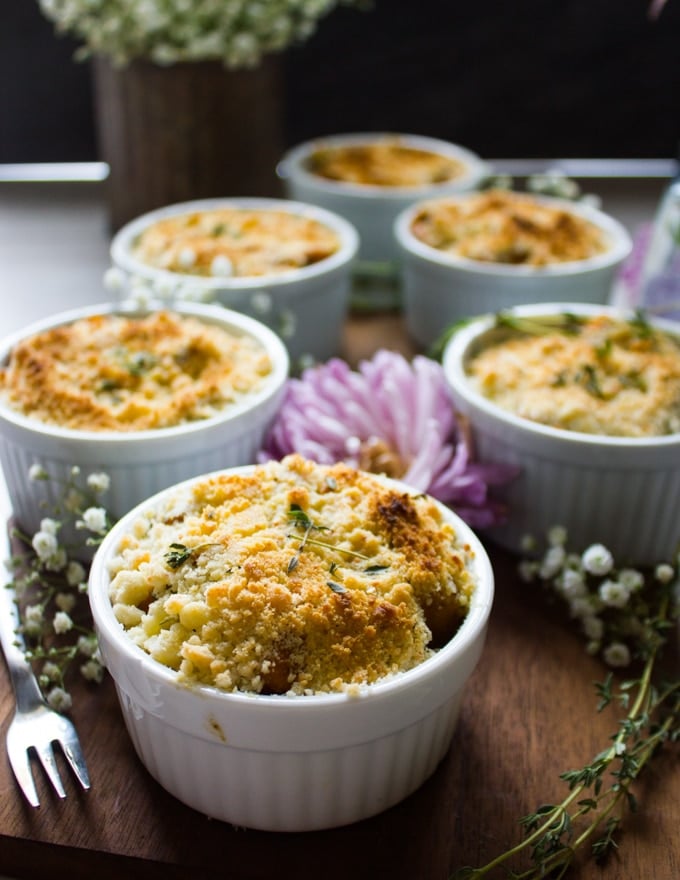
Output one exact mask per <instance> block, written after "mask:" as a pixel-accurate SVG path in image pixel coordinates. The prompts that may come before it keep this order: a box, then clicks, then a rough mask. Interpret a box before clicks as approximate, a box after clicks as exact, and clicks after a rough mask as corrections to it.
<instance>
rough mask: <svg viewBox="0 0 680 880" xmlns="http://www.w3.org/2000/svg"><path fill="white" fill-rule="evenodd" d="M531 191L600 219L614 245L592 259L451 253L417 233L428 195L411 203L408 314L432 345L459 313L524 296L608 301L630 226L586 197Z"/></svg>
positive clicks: (405, 241)
mask: <svg viewBox="0 0 680 880" xmlns="http://www.w3.org/2000/svg"><path fill="white" fill-rule="evenodd" d="M457 198H458V197H455V196H454V197H447V198H446V199H444V201H446V202H450V201H454V200H456V199H457ZM460 198H464V196H461V197H460ZM531 198H532V199H533V200H535V201H537V202H540V203H541V204H547V205H553V206H555V207H557V208H560V209H562V210H565V211H570V212H571V213H572V214H575V215H576V216H578V217H583V218H584V219H586V220H589V221H590V222H592V223H594V224H595V225H596V226H597V227H599V228H600V229H602V230H603V231H604V233H605V235H606V236H607V238H608V239H609V242H610V247H609V248H608V249H607V250H606V251H605V252H604V253H602V254H598V255H597V256H595V257H590V258H588V259H586V260H574V261H572V262H565V263H553V264H551V265H547V266H526V265H515V264H509V263H485V262H481V261H480V260H471V259H467V258H465V257H458V256H456V255H455V254H449V253H445V252H444V251H440V250H438V249H437V248H434V247H431V246H430V245H428V244H425V243H424V242H423V241H420V240H419V239H418V238H416V236H415V235H414V234H413V232H412V231H411V224H412V222H413V220H414V218H415V216H416V215H417V214H418V213H419V212H420V211H422V210H423V208H424V207H425V205H426V202H419V203H418V204H416V205H411V206H410V207H408V208H406V209H405V210H404V211H403V212H402V213H401V214H400V215H399V217H398V218H397V220H396V222H395V224H394V235H395V237H396V240H397V242H398V246H399V250H400V252H401V259H402V263H403V268H402V298H403V305H404V318H405V321H406V326H407V329H408V331H409V334H410V336H411V337H412V339H413V340H415V341H416V342H417V343H418V344H419V345H421V346H423V347H427V346H429V345H431V344H432V343H433V342H435V341H436V340H437V339H438V338H439V337H440V336H441V334H442V332H443V331H444V330H445V328H446V327H447V326H448V325H450V324H453V323H455V322H456V321H460V320H462V319H465V318H469V317H472V316H475V315H482V314H485V313H487V312H496V311H499V310H501V309H507V308H511V307H512V306H518V305H523V304H525V303H526V304H528V303H533V304H538V303H551V302H584V303H607V302H608V300H609V296H610V293H611V289H612V285H613V282H614V277H615V275H616V271H617V269H618V268H619V266H620V265H621V263H622V262H623V261H624V260H625V258H626V257H627V256H628V254H629V253H630V251H631V248H632V240H631V238H630V235H629V234H628V232H627V230H626V229H625V227H624V226H623V225H622V224H621V223H619V222H618V220H615V219H614V218H613V217H610V216H609V215H608V214H605V213H604V212H603V211H600V210H598V209H597V208H593V207H592V206H590V205H587V204H582V203H579V202H570V201H567V200H565V199H554V198H549V197H545V196H531Z"/></svg>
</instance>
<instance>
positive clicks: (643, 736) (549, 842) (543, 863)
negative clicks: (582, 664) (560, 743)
mask: <svg viewBox="0 0 680 880" xmlns="http://www.w3.org/2000/svg"><path fill="white" fill-rule="evenodd" d="M656 661H657V651H656V650H655V651H653V652H652V653H651V654H650V656H649V657H648V659H647V661H646V663H645V665H644V669H643V672H642V675H641V676H640V678H639V679H636V680H634V681H626V682H623V683H622V684H621V685H620V686H619V689H618V693H615V692H614V691H613V690H612V684H611V682H612V676H611V675H610V676H609V677H608V678H607V679H606V680H605V682H603V683H601V684H599V685H598V689H599V691H600V693H601V694H605V693H606V696H605V697H603V698H601V700H600V703H599V705H598V710H601V709H602V708H604V706H606V705H609V703H610V702H611V701H612V700H613V699H615V698H616V699H618V700H619V702H621V703H622V704H625V703H627V702H629V701H630V700H631V698H632V705H631V707H630V709H629V711H628V713H627V715H626V717H625V718H624V719H623V720H622V721H620V722H619V727H618V731H617V732H616V733H615V734H614V735H613V736H612V744H611V745H610V746H608V747H607V748H606V749H605V750H604V751H602V752H600V753H599V754H598V755H596V756H595V757H594V758H593V759H592V761H591V762H590V763H588V764H586V765H585V766H584V767H582V768H580V769H578V770H569V771H567V772H565V773H562V774H561V776H560V779H562V780H563V781H564V782H566V783H567V785H568V788H569V792H568V794H567V795H566V796H565V797H564V798H563V800H562V801H561V802H560V803H558V804H544V805H542V806H540V807H538V808H537V809H536V811H535V812H533V813H530V814H528V815H527V816H524V817H522V818H521V819H520V824H521V825H522V827H523V828H524V831H525V833H526V836H525V837H524V839H523V840H522V841H521V842H520V843H519V844H517V845H516V846H514V847H512V848H511V849H509V850H507V851H506V852H504V853H502V854H501V855H499V856H497V857H496V858H494V859H492V860H491V861H490V862H489V863H488V864H486V865H484V866H483V867H480V868H470V867H466V868H462V869H460V870H459V871H457V872H456V874H455V875H454V876H455V880H471V878H479V877H486V876H492V875H493V872H494V871H495V870H496V869H499V868H501V867H502V866H505V865H506V863H508V862H512V861H514V860H517V859H518V858H520V857H522V856H525V857H526V856H527V854H528V856H529V861H530V864H529V866H528V867H526V868H524V869H519V870H518V869H514V870H510V871H509V873H508V872H507V869H504V870H505V872H504V874H503V876H510V877H512V878H514V880H538V878H542V877H548V876H549V877H552V878H560V877H564V876H565V874H566V872H567V870H568V868H569V867H570V865H571V864H572V863H573V861H574V859H575V858H576V856H577V854H578V853H579V852H580V851H581V850H582V849H583V848H584V847H586V846H587V845H588V844H589V845H590V852H591V854H592V856H593V858H594V859H595V860H596V861H598V862H599V861H602V860H603V859H604V858H606V856H607V855H609V854H610V853H611V852H612V851H613V850H614V849H616V848H618V842H617V840H616V832H617V831H618V830H619V829H620V826H621V822H622V819H623V815H624V813H625V811H626V809H628V810H629V811H630V812H632V813H634V812H635V811H636V810H637V801H636V798H635V795H634V793H633V791H632V786H633V783H634V782H635V781H636V780H637V779H638V778H639V776H640V774H641V773H642V771H643V770H644V769H645V767H646V766H647V765H648V763H649V761H650V760H651V758H652V757H653V756H654V755H655V754H656V753H657V752H658V750H659V748H660V747H661V746H662V745H663V744H664V743H666V742H677V741H678V739H679V738H680V682H677V681H676V682H672V683H670V684H666V685H665V686H663V687H661V688H660V689H657V688H656V687H654V685H653V683H652V680H653V672H654V667H655V664H656ZM499 876H500V874H499Z"/></svg>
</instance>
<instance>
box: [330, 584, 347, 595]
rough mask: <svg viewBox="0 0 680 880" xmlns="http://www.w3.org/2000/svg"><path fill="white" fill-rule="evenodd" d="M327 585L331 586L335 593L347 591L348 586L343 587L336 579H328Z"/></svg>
mask: <svg viewBox="0 0 680 880" xmlns="http://www.w3.org/2000/svg"><path fill="white" fill-rule="evenodd" d="M326 586H328V587H330V588H331V590H333V592H334V593H346V592H347V588H346V587H343V585H342V584H338V583H336V582H335V581H326Z"/></svg>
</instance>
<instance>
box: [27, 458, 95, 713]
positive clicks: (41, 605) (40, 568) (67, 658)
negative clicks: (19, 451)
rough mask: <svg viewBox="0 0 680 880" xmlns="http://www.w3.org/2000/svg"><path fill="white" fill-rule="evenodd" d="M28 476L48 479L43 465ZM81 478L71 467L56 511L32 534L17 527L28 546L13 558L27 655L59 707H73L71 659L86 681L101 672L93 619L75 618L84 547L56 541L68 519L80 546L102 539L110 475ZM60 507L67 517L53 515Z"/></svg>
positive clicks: (83, 580)
mask: <svg viewBox="0 0 680 880" xmlns="http://www.w3.org/2000/svg"><path fill="white" fill-rule="evenodd" d="M28 476H29V479H30V480H50V479H51V477H50V475H49V473H48V472H47V471H46V470H45V468H43V467H42V466H41V465H33V466H32V467H31V468H30V470H29V475H28ZM79 478H80V468H78V467H73V468H71V470H70V475H69V478H68V479H67V480H66V481H65V482H64V484H63V485H62V497H61V501H60V503H58V504H57V505H56V508H57V509H58V514H57V515H55V516H52V517H45V518H43V519H42V520H41V522H40V527H39V529H38V530H37V531H36V533H35V534H34V535H33V536H32V537H30V536H27V535H22V534H20V533H19V532H17V533H16V534H17V536H18V537H19V538H20V539H21V540H22V542H23V543H24V544H25V546H26V548H27V549H26V553H19V554H18V555H17V556H16V557H14V558H13V559H12V560H11V562H12V565H13V569H14V587H15V589H16V593H17V597H18V599H19V612H20V621H21V631H22V633H23V635H24V637H25V639H26V641H27V645H28V651H29V654H28V656H29V659H31V660H32V661H33V662H35V663H36V664H39V666H40V668H39V672H38V682H39V684H40V686H41V688H42V689H43V691H44V692H45V695H46V699H47V701H48V703H49V704H50V705H51V706H52V708H54V709H57V711H61V712H65V711H68V709H70V707H71V696H70V694H69V692H68V690H67V688H66V685H65V677H66V671H67V668H68V667H69V666H70V664H71V663H72V662H74V661H79V669H80V673H81V675H82V676H83V677H84V678H85V679H86V680H88V681H93V682H100V681H101V680H102V678H103V675H104V665H103V662H102V658H101V655H100V654H99V648H98V645H97V639H96V636H95V635H94V632H93V631H92V627H91V625H89V626H84V625H82V624H81V623H79V622H77V619H78V615H77V614H76V611H77V608H76V606H77V604H78V596H79V594H83V593H86V592H87V576H88V575H87V570H86V567H85V565H84V564H83V563H82V562H81V561H80V560H79V559H78V558H75V556H77V555H78V552H79V549H82V548H70V547H69V548H67V547H66V546H65V545H64V544H63V543H61V541H60V530H61V529H62V527H64V526H65V525H67V524H69V523H70V521H71V520H72V521H73V522H72V524H73V525H74V526H75V528H77V529H80V530H83V531H84V532H85V533H86V537H85V538H84V546H90V545H92V544H95V543H98V542H99V541H100V540H101V538H102V537H103V536H104V535H105V534H106V532H107V531H108V528H109V526H110V522H109V517H108V514H107V512H106V510H105V508H103V507H101V506H99V505H98V504H97V503H96V502H97V501H98V500H99V499H100V497H101V496H102V495H103V494H104V493H105V492H106V491H107V490H108V489H109V485H110V478H109V476H108V474H105V473H101V472H97V473H91V474H89V475H88V476H87V478H86V479H85V480H84V485H79V483H80V484H82V483H83V481H82V480H80V479H79ZM64 512H65V513H66V514H67V516H66V520H67V521H68V522H65V521H64V520H62V519H61V518H57V516H59V515H61V514H63V513H64ZM29 547H30V549H31V550H32V551H33V552H32V554H31V553H30V551H29V549H28V548H29ZM74 554H75V555H74Z"/></svg>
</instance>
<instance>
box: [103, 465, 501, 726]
mask: <svg viewBox="0 0 680 880" xmlns="http://www.w3.org/2000/svg"><path fill="white" fill-rule="evenodd" d="M257 466H258V465H255V464H251V465H241V466H237V467H232V468H223V469H220V470H218V471H213V472H212V473H208V474H202V475H199V476H197V477H192V478H190V479H188V480H183V481H182V482H181V483H178V484H176V485H174V486H169V487H167V488H166V489H163V490H161V491H160V492H157V493H156V494H155V495H153V496H151V497H150V498H148V499H146V500H145V501H143V502H141V503H140V504H138V505H136V506H135V507H134V508H132V509H131V510H130V511H128V512H127V513H126V514H125V515H124V516H123V517H122V518H121V519H120V520H118V522H117V523H115V524H114V526H113V527H112V528H111V529H110V531H109V532H108V533H107V535H106V536H105V537H104V539H103V541H102V543H101V544H100V545H99V547H98V548H97V552H96V553H95V555H94V558H93V560H92V563H91V566H90V575H89V581H90V584H89V588H88V600H89V603H90V607H91V611H92V615H93V619H94V623H95V627H96V629H97V631H98V632H99V633H100V634H102V636H103V637H104V638H105V639H106V640H107V642H108V643H109V645H113V646H114V650H115V651H116V652H117V654H118V655H119V656H123V657H124V658H126V660H129V661H130V662H134V663H135V664H136V665H138V666H140V665H141V667H142V668H143V670H144V672H145V674H147V675H149V676H150V678H151V679H152V680H153V681H155V682H157V683H159V684H161V685H164V686H168V687H172V688H176V689H178V690H180V691H181V692H184V693H188V694H193V695H195V696H196V697H198V698H201V699H205V698H208V699H217V700H219V702H220V703H221V704H225V705H229V704H230V703H236V704H238V705H249V706H252V705H254V704H260V705H262V707H263V708H264V707H276V706H279V707H280V706H299V707H300V708H299V709H297V710H293V711H303V709H307V710H310V709H311V710H314V709H316V710H319V711H321V710H322V709H324V708H327V707H328V706H332V705H341V704H344V703H346V702H348V701H352V700H355V699H365V698H367V697H371V698H380V697H381V696H389V695H390V694H391V693H392V692H393V691H395V690H400V689H402V688H404V687H407V688H410V687H415V686H417V685H418V684H420V683H421V682H422V681H423V679H429V678H430V677H431V676H433V675H437V674H438V671H439V669H440V667H442V666H444V665H447V664H449V663H452V662H454V660H455V659H456V657H458V656H459V655H463V654H464V653H465V652H466V651H467V650H469V649H470V648H471V647H472V646H473V645H474V644H475V643H476V642H477V640H478V639H480V638H483V637H484V634H485V631H486V627H487V623H488V619H489V616H490V613H491V609H492V606H493V600H494V594H495V580H494V572H493V567H492V565H491V562H490V560H489V557H488V554H487V552H486V549H485V547H484V545H483V544H482V542H481V540H480V538H479V537H478V536H477V535H476V534H475V532H474V531H473V530H472V528H471V527H470V526H469V525H467V523H465V521H464V520H463V519H462V518H461V517H460V516H458V515H457V514H456V513H455V512H454V511H453V510H451V509H450V508H448V507H446V505H444V504H443V503H442V502H440V501H437V500H436V499H434V498H433V499H432V500H433V501H435V503H436V504H437V505H438V506H439V507H440V509H441V510H442V511H443V512H444V515H445V517H446V519H447V521H448V522H451V523H453V524H454V527H455V528H456V531H457V535H459V536H460V537H461V538H462V539H463V540H464V543H465V544H466V545H468V544H469V545H470V546H471V547H472V548H473V563H472V565H473V569H474V571H475V574H476V578H477V584H476V587H475V590H474V592H473V595H472V600H471V603H470V607H469V609H468V613H467V615H466V617H465V619H464V620H463V622H462V623H461V625H460V627H459V628H458V630H457V631H456V632H455V633H454V635H453V636H452V637H451V639H450V640H449V641H448V642H447V643H446V645H444V646H443V647H442V648H440V649H438V650H437V651H436V652H435V653H433V654H432V656H430V657H428V658H426V659H425V660H424V661H422V662H421V663H419V664H418V665H417V666H415V667H413V668H412V669H409V670H406V671H405V672H399V673H395V674H394V675H390V676H386V677H385V678H384V679H381V680H380V681H378V682H375V683H373V684H370V685H364V686H360V688H359V693H358V694H357V695H354V694H349V693H347V692H341V693H320V694H310V695H305V696H302V697H299V698H298V696H290V695H285V694H283V695H264V694H250V693H245V692H234V691H221V690H220V689H219V688H216V687H211V686H208V685H198V684H196V685H194V684H184V683H182V682H179V681H177V676H176V673H175V672H174V671H173V670H171V669H170V668H169V667H167V666H165V665H164V664H162V663H160V662H159V661H157V660H154V659H153V658H152V657H150V656H149V655H148V654H147V653H146V652H145V651H144V650H143V649H142V648H140V647H139V646H137V645H135V644H134V643H133V642H132V640H131V639H130V638H129V637H128V636H127V634H126V633H125V630H124V629H123V627H122V626H121V624H120V623H119V622H118V621H117V620H116V619H115V617H114V615H113V608H112V606H111V602H110V600H109V597H108V592H107V590H106V587H105V584H106V585H107V584H108V574H107V573H106V567H107V565H108V562H109V560H110V558H111V555H112V553H113V552H114V549H115V545H116V542H117V541H118V540H119V535H120V534H121V533H122V532H124V530H125V528H126V527H128V524H129V523H131V522H133V521H134V519H135V518H136V517H137V516H139V515H141V514H142V513H143V511H145V510H148V509H149V508H152V507H153V506H154V505H155V504H158V503H159V502H160V500H161V499H162V498H163V497H164V496H167V495H168V494H170V493H172V492H178V491H182V489H183V488H184V487H188V486H190V485H191V484H194V483H196V482H198V481H200V480H204V479H209V478H210V477H212V476H215V475H218V474H223V473H248V472H250V471H252V470H253V469H254V468H256V467H257ZM372 476H377V475H372ZM379 479H383V480H384V481H385V482H386V483H387V484H388V485H393V486H400V487H402V488H405V489H407V490H408V491H409V492H411V493H416V490H415V489H414V488H413V487H410V486H405V484H403V483H401V482H400V481H398V480H389V479H388V478H380V477H379ZM97 585H98V586H97Z"/></svg>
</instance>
